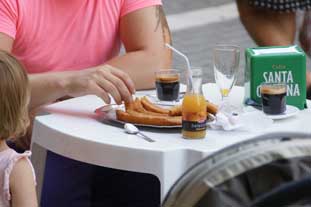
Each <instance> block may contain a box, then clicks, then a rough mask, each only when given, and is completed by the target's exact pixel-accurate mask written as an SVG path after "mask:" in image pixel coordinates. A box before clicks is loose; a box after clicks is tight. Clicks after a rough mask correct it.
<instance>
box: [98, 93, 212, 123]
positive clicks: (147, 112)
mask: <svg viewBox="0 0 311 207" xmlns="http://www.w3.org/2000/svg"><path fill="white" fill-rule="evenodd" d="M181 109H182V108H181V105H176V106H172V107H162V106H158V105H156V104H154V103H152V102H151V101H150V100H149V99H148V98H147V97H145V96H144V97H141V98H136V99H135V100H134V101H133V102H131V103H127V104H123V105H114V106H111V105H106V106H103V107H101V108H98V109H96V111H95V112H96V113H100V114H101V115H102V117H103V118H104V120H107V121H112V122H117V123H120V124H125V123H132V124H134V125H136V126H144V127H153V128H181V127H182V116H181V115H182V110H181ZM207 111H208V112H209V114H216V112H217V106H215V105H213V104H210V105H209V106H208V109H207ZM212 117H213V116H211V115H210V116H209V120H210V121H211V120H212Z"/></svg>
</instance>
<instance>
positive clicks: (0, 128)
mask: <svg viewBox="0 0 311 207" xmlns="http://www.w3.org/2000/svg"><path fill="white" fill-rule="evenodd" d="M29 100H30V91H29V86H28V76H27V73H26V71H25V70H24V68H23V66H22V64H21V63H20V62H19V61H18V60H17V59H16V58H14V57H13V56H12V55H10V54H8V53H7V52H4V51H0V140H1V139H8V138H11V137H15V136H19V135H23V134H24V133H25V132H26V130H27V127H28V125H29V117H28V104H29Z"/></svg>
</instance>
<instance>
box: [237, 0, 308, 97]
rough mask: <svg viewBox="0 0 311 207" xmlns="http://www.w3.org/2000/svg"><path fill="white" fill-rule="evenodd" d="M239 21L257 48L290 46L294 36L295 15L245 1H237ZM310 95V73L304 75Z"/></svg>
mask: <svg viewBox="0 0 311 207" xmlns="http://www.w3.org/2000/svg"><path fill="white" fill-rule="evenodd" d="M237 5H238V9H239V13H240V19H241V22H242V23H243V25H244V27H245V29H246V30H247V31H248V33H249V35H250V36H251V37H252V39H253V40H254V41H255V42H256V43H257V45H259V46H272V45H274V46H279V45H280V46H282V45H292V44H293V43H294V40H295V34H296V14H295V13H294V12H291V13H278V12H273V11H269V10H264V9H256V8H255V7H252V6H250V5H249V4H248V2H247V0H237ZM306 79H307V89H309V91H310V95H311V90H310V89H311V73H310V72H309V71H308V72H307V74H306Z"/></svg>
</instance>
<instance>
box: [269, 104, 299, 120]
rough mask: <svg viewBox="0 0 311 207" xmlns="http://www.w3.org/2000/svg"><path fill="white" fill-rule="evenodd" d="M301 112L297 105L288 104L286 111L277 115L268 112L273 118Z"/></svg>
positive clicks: (287, 116)
mask: <svg viewBox="0 0 311 207" xmlns="http://www.w3.org/2000/svg"><path fill="white" fill-rule="evenodd" d="M298 112H299V109H298V108H297V107H295V106H291V105H286V111H285V112H284V113H282V114H277V115H270V114H266V116H268V117H269V118H271V119H274V120H278V119H286V118H289V117H292V116H295V115H296V114H297V113H298Z"/></svg>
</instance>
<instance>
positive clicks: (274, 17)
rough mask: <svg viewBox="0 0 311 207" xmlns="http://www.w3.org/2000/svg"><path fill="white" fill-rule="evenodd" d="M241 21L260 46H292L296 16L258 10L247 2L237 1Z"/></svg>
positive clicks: (243, 0) (245, 0) (244, 0)
mask: <svg viewBox="0 0 311 207" xmlns="http://www.w3.org/2000/svg"><path fill="white" fill-rule="evenodd" d="M237 5H238V9H239V13H240V19H241V22H242V23H243V25H244V26H245V28H246V30H247V31H248V33H249V34H250V36H251V37H252V38H253V40H254V41H255V42H256V43H257V44H258V45H259V46H271V45H291V44H293V42H294V39H295V33H296V14H295V13H293V12H292V13H278V12H273V11H269V10H265V9H256V8H255V7H252V6H250V5H249V4H248V1H247V0H237Z"/></svg>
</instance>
